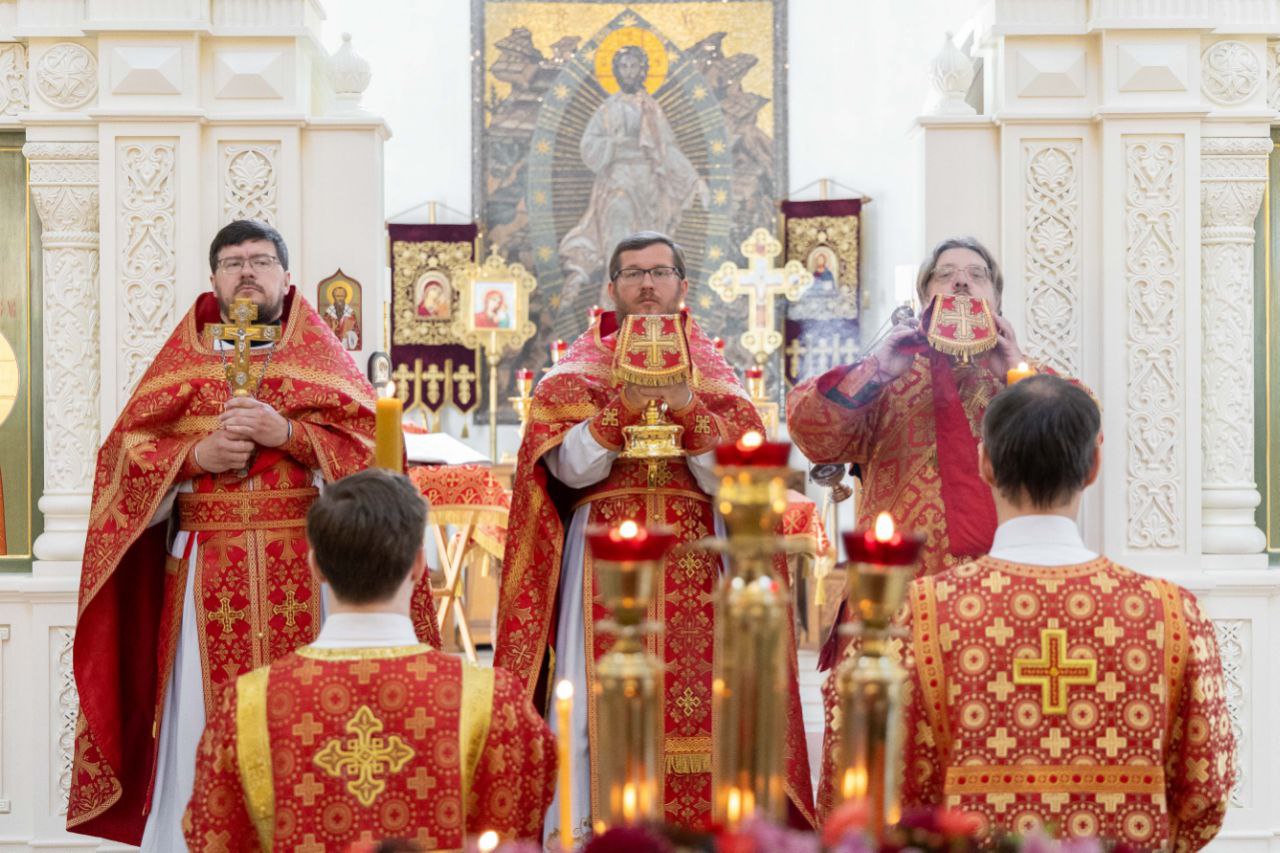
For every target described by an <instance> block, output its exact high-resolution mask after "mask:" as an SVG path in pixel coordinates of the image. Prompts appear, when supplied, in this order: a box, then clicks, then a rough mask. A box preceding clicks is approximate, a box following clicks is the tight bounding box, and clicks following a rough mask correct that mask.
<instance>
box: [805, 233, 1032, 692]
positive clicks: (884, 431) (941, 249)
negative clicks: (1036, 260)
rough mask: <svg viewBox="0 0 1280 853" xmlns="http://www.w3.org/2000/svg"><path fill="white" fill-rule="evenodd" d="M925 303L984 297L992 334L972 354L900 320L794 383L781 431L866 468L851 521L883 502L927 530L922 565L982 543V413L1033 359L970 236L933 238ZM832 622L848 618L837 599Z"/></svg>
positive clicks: (901, 520)
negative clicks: (878, 338) (857, 354)
mask: <svg viewBox="0 0 1280 853" xmlns="http://www.w3.org/2000/svg"><path fill="white" fill-rule="evenodd" d="M916 290H917V295H918V297H919V299H920V304H921V305H928V304H929V302H930V300H932V299H933V298H934V297H935V296H939V295H943V296H945V295H950V294H962V295H966V296H973V297H981V298H982V299H985V300H986V301H987V303H988V304H989V305H990V306H991V308H992V311H993V313H994V314H995V315H996V316H995V324H996V331H997V335H998V343H997V344H996V346H995V348H994V349H991V350H989V351H988V352H987V353H985V354H983V355H981V356H979V357H977V358H974V359H973V360H972V361H971V362H969V363H967V364H960V363H955V364H953V363H952V362H953V359H952V358H950V357H949V356H947V355H944V354H942V353H939V352H937V351H935V350H933V349H931V348H930V347H929V346H928V345H927V344H926V343H925V337H924V334H923V333H922V331H921V329H920V326H919V323H918V322H917V321H916V320H915V319H914V318H912V319H907V320H904V321H903V322H901V323H899V324H898V325H895V326H894V327H893V329H892V330H891V331H890V332H889V334H888V335H887V336H886V337H885V339H884V340H883V341H882V342H881V343H880V345H879V346H878V347H876V349H875V350H874V351H873V352H872V353H871V354H870V355H868V356H867V357H866V358H864V359H862V360H861V361H859V362H857V363H856V364H852V365H842V366H840V367H836V368H834V369H832V370H829V371H827V372H826V373H824V374H822V375H821V376H817V377H814V378H813V379H809V380H807V381H805V382H802V383H800V384H799V385H797V386H796V387H795V390H793V391H792V392H791V393H790V394H789V395H788V396H787V430H788V432H789V434H790V436H791V440H792V441H793V442H795V444H796V446H797V447H799V448H800V450H801V452H802V453H804V455H805V456H806V457H808V459H809V461H810V462H847V463H852V464H854V465H855V466H857V469H858V472H859V473H860V476H861V479H862V490H861V493H860V496H859V501H858V526H859V527H869V526H870V525H871V524H872V523H873V522H874V520H875V518H876V516H877V515H879V514H880V513H881V512H886V511H887V512H888V513H889V514H890V515H891V516H893V520H894V522H896V523H897V524H898V525H900V526H902V527H904V528H907V529H909V530H915V531H917V532H919V533H923V534H924V535H925V545H924V552H923V555H922V557H921V574H926V575H929V574H933V573H935V572H938V571H941V570H942V569H944V568H947V567H949V566H955V565H958V564H960V563H962V562H964V561H965V560H968V559H972V558H974V557H978V556H981V555H982V554H985V553H987V551H988V549H990V547H991V537H992V535H993V534H994V533H995V529H996V516H995V507H994V505H993V504H992V502H991V495H990V492H989V491H988V489H987V487H986V485H985V484H984V483H983V482H982V480H981V478H979V476H978V452H977V445H978V433H979V429H980V425H981V423H982V413H983V412H984V411H985V410H986V407H987V404H988V403H990V402H991V398H992V397H994V396H995V395H996V394H997V393H998V392H999V391H1000V390H1001V389H1002V388H1004V387H1005V374H1006V373H1007V371H1008V370H1009V369H1010V368H1013V367H1015V366H1016V365H1017V364H1018V363H1019V362H1023V361H1027V362H1029V361H1031V360H1030V359H1028V358H1027V357H1026V356H1025V355H1024V354H1023V353H1022V351H1021V349H1019V347H1018V341H1017V338H1016V336H1015V335H1014V331H1013V326H1012V325H1011V324H1010V323H1009V321H1008V320H1006V319H1005V318H1004V317H1002V316H999V309H1000V298H1001V294H1002V293H1003V290H1004V279H1003V277H1002V276H1001V274H1000V268H999V266H998V265H997V263H996V260H995V258H994V257H993V256H992V255H991V253H990V252H989V251H987V249H986V247H984V246H983V245H982V244H981V243H979V242H978V241H976V240H974V239H973V238H971V237H958V238H951V239H948V240H944V241H942V242H941V243H939V244H938V245H937V246H936V247H934V250H933V252H932V254H931V255H930V257H929V258H928V259H927V260H926V261H925V263H924V264H923V265H921V268H920V275H919V278H918V280H917V283H916ZM840 614H841V615H840V617H839V618H838V619H837V624H839V622H840V621H843V619H844V606H843V605H841V609H840ZM844 645H845V643H844V642H843V641H842V640H841V639H840V638H839V636H838V635H837V633H836V632H835V631H832V633H831V635H830V636H829V637H828V639H827V643H826V645H825V646H824V647H823V650H822V656H821V658H820V663H819V668H820V669H827V668H829V667H830V666H831V665H832V664H833V663H834V662H835V661H836V660H837V659H838V658H839V655H840V651H841V649H843V647H844Z"/></svg>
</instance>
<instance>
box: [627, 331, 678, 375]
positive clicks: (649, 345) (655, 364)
mask: <svg viewBox="0 0 1280 853" xmlns="http://www.w3.org/2000/svg"><path fill="white" fill-rule="evenodd" d="M633 345H634V346H635V348H636V349H643V350H648V353H646V354H645V357H644V366H645V367H647V368H649V369H650V370H657V369H658V368H661V367H665V366H666V365H664V364H663V361H662V354H663V353H668V352H674V353H678V352H680V347H679V346H677V345H676V342H675V341H673V340H671V339H670V338H665V339H664V338H663V336H662V321H661V320H645V323H644V337H643V338H636V339H635V341H634V342H633Z"/></svg>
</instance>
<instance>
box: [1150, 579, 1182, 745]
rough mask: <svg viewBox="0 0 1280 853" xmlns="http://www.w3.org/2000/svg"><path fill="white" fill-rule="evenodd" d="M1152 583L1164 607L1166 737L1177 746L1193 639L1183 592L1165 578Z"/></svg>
mask: <svg viewBox="0 0 1280 853" xmlns="http://www.w3.org/2000/svg"><path fill="white" fill-rule="evenodd" d="M1152 580H1153V581H1154V582H1155V583H1156V584H1157V585H1158V586H1159V588H1160V599H1161V603H1162V604H1163V605H1164V620H1163V621H1164V672H1165V677H1166V678H1167V679H1168V682H1167V683H1168V685H1169V692H1168V694H1167V696H1166V698H1165V701H1166V702H1168V713H1166V714H1165V718H1166V719H1167V720H1168V721H1169V725H1168V730H1167V731H1168V733H1167V735H1166V737H1167V738H1168V742H1169V743H1174V742H1175V740H1174V736H1173V735H1174V728H1175V727H1176V726H1177V724H1178V707H1179V706H1180V705H1181V704H1182V691H1183V690H1184V689H1186V685H1184V684H1183V678H1182V676H1183V673H1184V672H1185V671H1186V666H1187V659H1188V657H1189V656H1190V654H1191V636H1190V634H1189V632H1188V630H1187V619H1186V614H1185V613H1184V612H1183V610H1182V590H1181V589H1180V588H1179V587H1178V585H1177V584H1175V583H1173V582H1172V581H1167V580H1164V579H1162V578H1153V579H1152Z"/></svg>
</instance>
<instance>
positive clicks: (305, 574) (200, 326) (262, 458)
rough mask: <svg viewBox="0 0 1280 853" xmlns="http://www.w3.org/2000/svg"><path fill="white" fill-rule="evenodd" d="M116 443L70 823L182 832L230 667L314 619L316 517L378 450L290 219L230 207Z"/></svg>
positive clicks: (92, 601)
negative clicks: (307, 527)
mask: <svg viewBox="0 0 1280 853" xmlns="http://www.w3.org/2000/svg"><path fill="white" fill-rule="evenodd" d="M209 266H210V270H211V272H212V275H211V276H210V283H211V285H212V290H211V292H206V293H204V294H202V295H201V296H200V297H199V298H198V299H197V300H196V302H195V304H194V305H193V306H192V308H191V309H190V310H189V311H188V312H187V314H186V315H185V316H184V317H183V318H182V319H181V320H180V321H179V323H178V326H177V328H176V329H174V331H173V333H172V335H170V337H169V339H168V341H166V342H165V344H164V346H163V347H162V348H161V349H160V352H159V353H158V354H157V355H156V358H155V360H154V361H153V362H152V364H151V366H150V368H148V370H147V371H146V373H145V374H144V375H143V376H142V378H141V380H140V381H139V382H138V385H137V387H136V388H135V389H134V390H133V394H132V396H131V397H130V399H129V401H128V403H126V404H125V406H124V409H123V411H122V412H121V414H120V417H119V419H118V420H117V421H116V424H115V426H114V428H113V429H112V431H111V433H110V434H109V435H108V436H107V438H106V441H105V442H104V443H103V446H102V449H101V450H100V451H99V454H98V468H97V476H96V478H95V481H94V494H93V508H92V511H91V514H90V528H89V535H88V541H87V544H86V546H85V553H84V569H83V573H82V575H81V579H80V607H79V616H78V619H77V622H76V634H75V648H74V653H73V660H74V669H75V678H76V686H77V688H78V690H79V696H80V720H79V724H78V725H77V727H76V747H75V763H74V765H73V767H72V776H71V795H70V801H69V804H68V807H67V826H68V828H69V829H71V830H72V831H75V832H83V833H85V834H88V835H95V836H99V837H103V838H110V839H113V840H116V841H120V842H124V843H127V844H141V845H142V848H143V849H144V850H157V851H160V850H163V851H172V850H182V849H185V848H184V841H183V837H182V830H181V818H182V812H183V809H184V808H185V806H186V803H187V800H188V799H189V797H190V795H191V790H192V785H193V782H194V768H195V750H196V744H197V741H198V740H199V737H200V734H201V731H202V730H203V728H204V722H205V717H206V713H207V712H208V711H209V710H210V709H212V708H213V707H215V703H216V701H217V698H218V695H219V693H220V691H221V689H222V687H223V686H225V685H226V684H228V683H230V682H233V681H234V680H235V679H236V678H237V677H238V676H239V675H242V674H244V673H246V672H248V671H250V670H252V669H254V668H257V667H260V666H263V665H265V664H268V663H271V662H272V661H273V660H275V659H277V658H279V657H281V656H283V655H287V654H289V653H290V652H292V651H293V650H294V649H295V648H297V647H299V646H302V645H305V644H307V643H310V642H311V641H312V640H313V639H315V637H316V634H317V632H318V631H319V628H320V620H321V601H320V589H319V586H318V584H317V583H316V581H315V580H314V578H313V577H312V574H311V572H310V570H309V568H308V566H307V545H306V540H305V537H304V534H303V524H304V521H305V518H306V513H307V509H308V507H310V505H311V503H312V501H313V500H314V499H315V497H316V495H317V494H318V487H319V486H320V485H321V484H322V483H325V482H332V481H334V480H337V479H339V478H341V477H344V476H346V475H347V474H351V473H354V472H356V471H359V470H362V469H364V468H366V467H368V466H369V464H370V462H371V461H372V455H373V453H372V451H373V425H374V414H373V408H374V394H373V389H372V388H371V387H370V386H369V383H368V382H367V381H366V380H365V378H364V376H363V374H362V372H361V371H360V370H359V369H358V368H357V367H356V365H355V364H354V363H353V362H352V361H351V358H350V356H348V355H347V353H346V351H345V350H344V349H343V348H342V346H341V344H339V342H338V341H337V340H336V339H335V338H334V336H333V333H332V332H331V331H330V330H329V328H328V327H327V326H326V325H325V324H324V321H323V320H322V319H321V318H320V316H319V315H318V314H317V313H316V312H315V310H314V309H313V308H312V307H311V305H309V304H308V303H307V301H306V300H305V299H304V298H303V297H302V296H301V295H300V294H299V293H298V292H297V291H296V289H295V288H294V287H292V286H291V284H290V277H289V271H288V270H289V255H288V249H287V247H286V246H285V242H284V239H283V238H282V237H281V236H280V234H279V232H278V231H276V230H275V229H274V228H272V227H270V226H268V225H264V224H262V223H258V222H252V221H247V220H242V221H237V222H232V223H231V224H229V225H227V226H226V227H225V228H223V229H222V230H221V231H219V232H218V234H217V236H216V237H214V239H213V243H212V245H211V246H210V249H209Z"/></svg>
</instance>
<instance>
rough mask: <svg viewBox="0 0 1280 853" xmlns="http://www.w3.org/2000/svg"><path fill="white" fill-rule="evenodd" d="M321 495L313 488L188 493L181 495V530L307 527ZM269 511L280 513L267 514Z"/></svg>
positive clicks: (179, 513) (179, 502)
mask: <svg viewBox="0 0 1280 853" xmlns="http://www.w3.org/2000/svg"><path fill="white" fill-rule="evenodd" d="M319 494H320V490H319V489H316V488H314V487H310V486H308V487H306V488H302V489H270V490H252V489H251V490H247V491H240V492H184V493H182V494H180V495H178V526H179V527H180V528H181V529H182V530H191V531H199V530H243V529H245V528H246V527H248V526H249V525H250V524H252V525H253V527H254V528H255V529H258V530H280V529H283V528H286V527H306V525H307V517H306V516H307V510H308V509H309V508H310V507H311V504H312V503H313V502H314V501H315V499H316V498H317V497H318V496H319ZM268 508H273V509H278V511H273V512H267V511H266V510H267V509H268ZM273 516H275V517H273Z"/></svg>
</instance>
